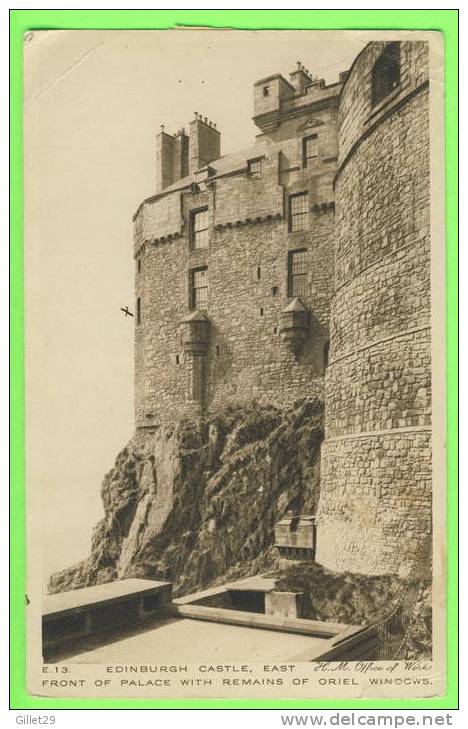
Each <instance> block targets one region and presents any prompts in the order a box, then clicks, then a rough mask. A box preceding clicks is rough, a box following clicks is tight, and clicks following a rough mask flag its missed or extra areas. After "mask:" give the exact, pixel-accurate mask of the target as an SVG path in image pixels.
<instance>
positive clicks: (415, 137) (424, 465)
mask: <svg viewBox="0 0 468 729" xmlns="http://www.w3.org/2000/svg"><path fill="white" fill-rule="evenodd" d="M428 103H429V101H428V46H427V43H424V42H402V43H383V42H372V43H370V44H368V45H367V46H366V48H365V49H364V50H363V51H362V52H361V54H360V55H359V56H358V58H357V59H356V61H355V63H354V64H353V67H352V70H351V72H350V75H349V77H348V79H347V81H346V83H345V85H344V88H343V91H342V94H341V98H340V105H339V115H338V141H339V158H338V171H337V174H336V177H335V194H336V230H335V237H336V246H337V249H336V263H335V296H334V298H333V301H332V310H331V324H330V330H331V331H330V353H329V364H328V367H327V375H326V388H325V389H326V408H325V410H326V423H325V442H324V444H323V447H322V476H321V496H320V503H319V512H318V538H317V557H316V558H317V561H318V562H320V563H321V564H323V565H325V566H327V567H329V568H331V569H339V570H350V571H354V572H366V573H375V574H377V573H385V572H394V571H396V570H398V569H400V572H402V573H404V572H406V571H407V570H408V568H409V566H410V565H411V564H412V562H413V561H414V560H415V559H416V558H417V557H418V554H419V552H420V549H421V546H422V543H423V542H424V541H425V540H426V538H427V536H428V535H429V534H430V529H431V527H430V514H431V364H430V238H429V233H430V231H429V116H428V115H429V106H428Z"/></svg>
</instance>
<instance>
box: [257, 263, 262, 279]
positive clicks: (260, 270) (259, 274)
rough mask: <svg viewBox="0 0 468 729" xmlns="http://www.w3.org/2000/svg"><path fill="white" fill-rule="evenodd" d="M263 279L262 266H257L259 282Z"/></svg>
mask: <svg viewBox="0 0 468 729" xmlns="http://www.w3.org/2000/svg"><path fill="white" fill-rule="evenodd" d="M261 278H262V269H261V268H260V266H257V281H260V279H261Z"/></svg>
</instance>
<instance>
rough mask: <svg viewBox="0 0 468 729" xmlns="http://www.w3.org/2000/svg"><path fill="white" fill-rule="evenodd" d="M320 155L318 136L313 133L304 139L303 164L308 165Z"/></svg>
mask: <svg viewBox="0 0 468 729" xmlns="http://www.w3.org/2000/svg"><path fill="white" fill-rule="evenodd" d="M317 157H318V137H317V135H316V134H312V135H311V136H310V137H304V138H303V140H302V166H303V167H308V166H309V164H310V163H311V162H312V160H314V159H316V158H317Z"/></svg>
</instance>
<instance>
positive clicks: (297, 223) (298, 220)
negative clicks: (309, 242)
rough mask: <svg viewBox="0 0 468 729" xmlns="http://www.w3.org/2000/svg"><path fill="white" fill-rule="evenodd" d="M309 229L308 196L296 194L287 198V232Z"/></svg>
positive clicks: (303, 193) (300, 193)
mask: <svg viewBox="0 0 468 729" xmlns="http://www.w3.org/2000/svg"><path fill="white" fill-rule="evenodd" d="M308 227H309V195H308V193H307V192H298V193H296V194H295V195H290V196H289V230H290V231H295V230H307V229H308Z"/></svg>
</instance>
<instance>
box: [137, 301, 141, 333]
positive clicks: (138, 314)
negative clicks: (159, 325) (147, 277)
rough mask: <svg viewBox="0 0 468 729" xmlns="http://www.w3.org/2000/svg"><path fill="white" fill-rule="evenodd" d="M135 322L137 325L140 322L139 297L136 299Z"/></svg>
mask: <svg viewBox="0 0 468 729" xmlns="http://www.w3.org/2000/svg"><path fill="white" fill-rule="evenodd" d="M136 323H137V326H138V325H139V324H141V299H140V297H138V298H137V300H136Z"/></svg>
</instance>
